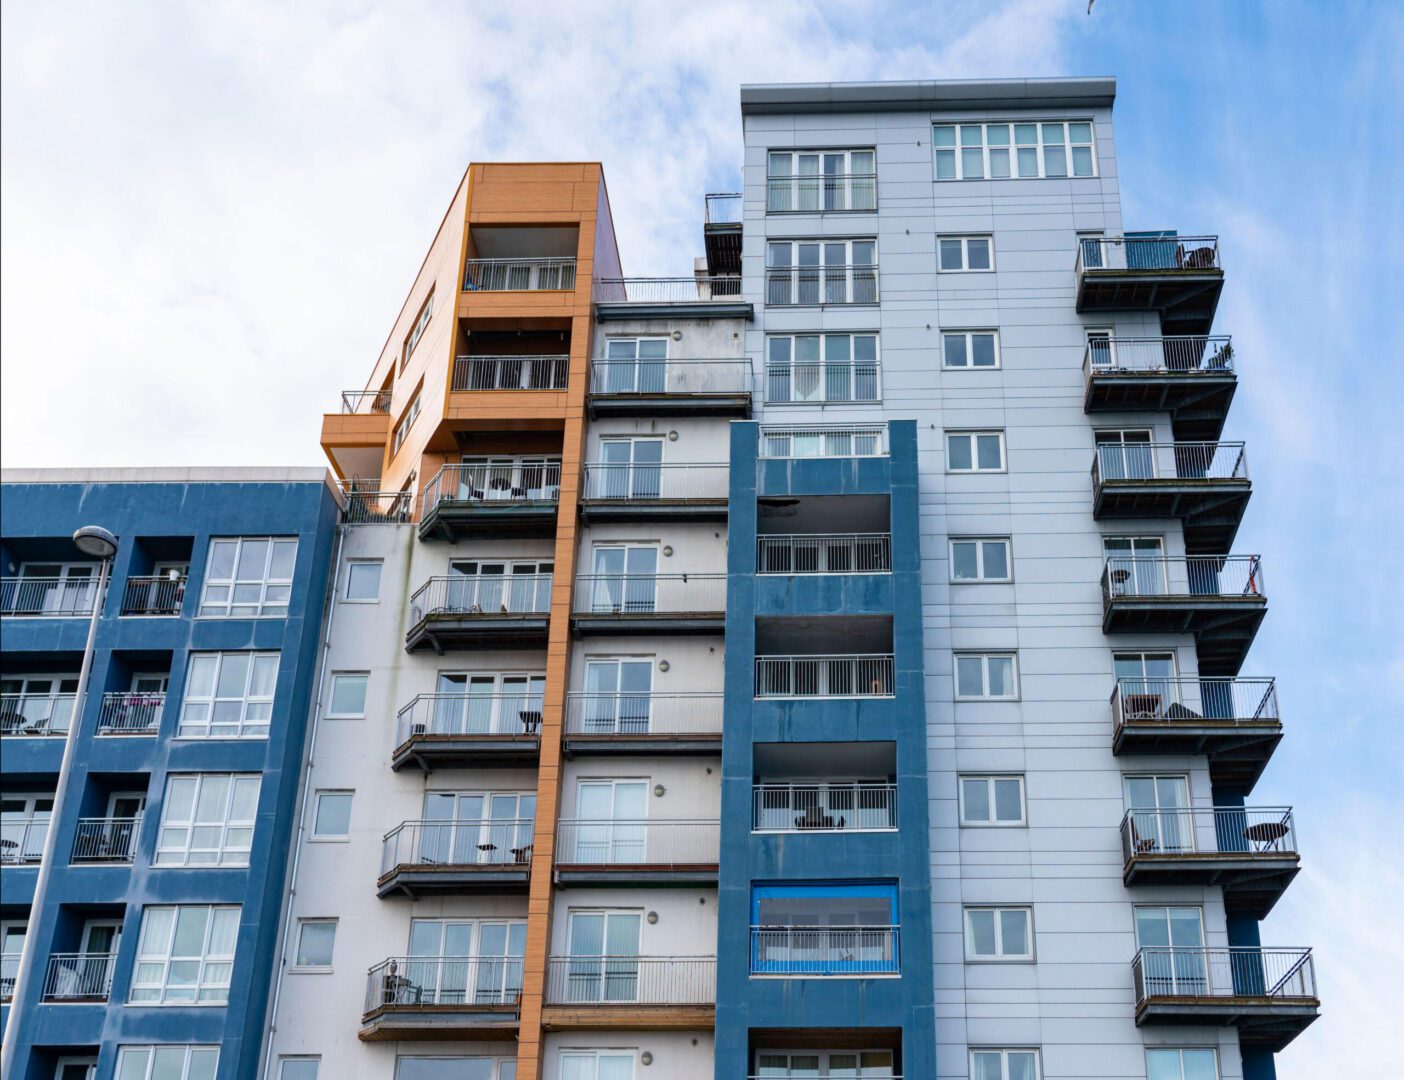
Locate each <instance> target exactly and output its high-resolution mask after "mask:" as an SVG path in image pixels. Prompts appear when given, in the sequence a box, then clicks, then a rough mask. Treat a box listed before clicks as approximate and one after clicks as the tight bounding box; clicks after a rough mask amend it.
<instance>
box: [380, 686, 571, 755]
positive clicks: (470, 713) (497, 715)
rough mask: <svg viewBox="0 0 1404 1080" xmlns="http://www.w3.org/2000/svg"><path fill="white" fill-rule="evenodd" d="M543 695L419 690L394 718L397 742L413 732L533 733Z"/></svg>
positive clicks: (538, 726)
mask: <svg viewBox="0 0 1404 1080" xmlns="http://www.w3.org/2000/svg"><path fill="white" fill-rule="evenodd" d="M544 702H545V697H544V696H543V695H542V694H541V693H535V694H533V693H527V692H525V691H523V692H522V693H518V694H420V695H419V696H418V697H416V698H415V699H414V700H413V701H411V702H410V703H409V704H408V705H406V706H405V707H404V708H403V709H401V710H400V712H399V714H398V716H397V718H396V738H395V744H396V745H397V746H399V745H403V744H404V743H405V742H407V741H408V740H409V739H412V738H414V737H415V736H423V735H428V736H434V735H537V734H539V733H540V731H541V713H542V710H543V708H544V707H545V706H544Z"/></svg>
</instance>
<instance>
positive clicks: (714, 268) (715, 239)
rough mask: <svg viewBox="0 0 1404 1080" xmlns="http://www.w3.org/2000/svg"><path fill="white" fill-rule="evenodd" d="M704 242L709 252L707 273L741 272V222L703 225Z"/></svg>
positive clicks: (720, 275) (715, 274) (719, 275)
mask: <svg viewBox="0 0 1404 1080" xmlns="http://www.w3.org/2000/svg"><path fill="white" fill-rule="evenodd" d="M702 242H703V245H704V247H705V250H706V253H707V273H709V274H711V275H712V276H713V277H722V276H724V275H727V274H739V273H741V222H739V221H727V222H718V223H716V224H707V225H703V226H702Z"/></svg>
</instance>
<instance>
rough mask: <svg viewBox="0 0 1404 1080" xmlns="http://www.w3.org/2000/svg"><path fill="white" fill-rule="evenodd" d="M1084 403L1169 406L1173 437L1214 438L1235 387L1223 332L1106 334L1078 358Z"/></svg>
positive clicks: (1110, 408)
mask: <svg viewBox="0 0 1404 1080" xmlns="http://www.w3.org/2000/svg"><path fill="white" fill-rule="evenodd" d="M1082 381H1083V387H1084V391H1083V393H1084V396H1083V409H1084V411H1086V412H1089V413H1102V412H1153V413H1165V412H1168V413H1169V414H1170V417H1171V424H1172V426H1173V428H1174V431H1175V437H1176V438H1180V439H1217V438H1218V437H1219V432H1221V431H1222V430H1223V427H1224V420H1225V418H1226V417H1227V416H1228V410H1229V404H1230V403H1231V402H1232V401H1233V392H1234V390H1236V389H1237V387H1238V372H1237V371H1235V370H1234V358H1233V343H1232V342H1231V340H1230V339H1229V338H1228V337H1145V338H1119V337H1107V338H1101V339H1096V340H1093V341H1089V342H1088V343H1087V349H1086V351H1085V352H1084V354H1083V358H1082Z"/></svg>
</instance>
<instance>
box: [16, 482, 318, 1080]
mask: <svg viewBox="0 0 1404 1080" xmlns="http://www.w3.org/2000/svg"><path fill="white" fill-rule="evenodd" d="M338 498H339V496H338V495H337V493H336V492H335V490H334V488H333V487H332V486H331V485H330V484H329V483H328V475H327V473H326V471H325V470H324V469H90V470H88V469H40V470H6V471H4V472H3V474H0V567H2V568H3V579H2V580H0V635H3V650H0V935H2V936H3V945H4V955H3V967H0V999H3V1006H0V1012H3V1023H4V1027H5V1039H6V1040H7V1044H9V1045H7V1053H9V1052H13V1059H9V1058H7V1074H6V1075H7V1076H12V1077H13V1078H14V1080H55V1078H57V1080H92V1078H95V1077H114V1076H120V1077H122V1078H123V1080H148V1078H150V1080H157V1078H160V1080H165V1078H170V1080H213V1078H215V1077H219V1078H221V1080H223V1078H233V1077H245V1076H250V1075H253V1074H254V1072H255V1071H256V1069H257V1067H258V1060H259V1054H260V1050H261V1047H262V1042H263V1028H264V1024H265V1018H266V1015H267V1002H268V996H269V993H270V990H271V986H270V981H269V978H268V973H269V971H270V970H271V968H272V963H273V958H274V956H275V948H276V946H277V943H278V941H279V934H278V913H279V910H280V907H281V903H282V901H281V897H282V894H283V890H284V885H285V873H284V871H285V861H284V858H283V855H284V852H285V851H286V850H287V847H288V842H289V838H290V836H291V830H292V823H293V821H294V817H295V814H294V812H295V809H296V805H297V798H296V795H297V779H298V774H299V763H300V762H301V761H302V758H303V752H304V741H305V735H306V723H307V716H308V713H309V707H310V696H311V693H312V688H313V685H314V682H315V680H314V678H313V672H312V663H313V658H314V657H315V655H316V652H317V640H318V633H319V630H320V627H321V625H322V604H323V599H324V597H325V595H326V581H327V578H328V575H329V573H330V567H331V552H332V543H333V540H334V537H335V534H336V528H337V521H338V517H339V511H338V505H337V499H338ZM92 525H96V526H99V527H101V528H103V529H106V530H107V531H108V532H109V533H111V534H113V535H114V536H115V538H116V552H115V555H113V556H112V557H111V560H110V563H108V570H110V572H106V571H105V570H104V561H105V560H104V559H103V558H102V557H101V553H93V554H90V553H85V552H84V551H83V550H80V548H79V547H78V546H76V545H75V542H74V540H73V535H74V532H75V530H77V529H79V528H82V527H84V526H92ZM90 629H91V630H92V633H93V636H92V638H91V639H90V638H89V632H90ZM90 640H91V647H92V659H91V665H90V675H89V679H88V681H87V686H86V693H84V691H83V689H82V688H81V687H80V685H79V680H80V676H81V674H82V670H83V657H84V653H85V646H87V645H88V644H89V642H90ZM70 731H73V732H75V742H74V745H73V752H72V756H71V761H70V765H69V768H68V770H67V781H66V783H65V784H64V786H63V789H62V791H60V789H59V782H60V771H61V763H62V761H63V757H64V747H65V743H66V741H67V740H68V738H69V733H70ZM60 796H61V797H60ZM46 861H47V865H45V863H46ZM41 873H42V874H44V875H46V880H47V884H46V886H45V888H44V889H43V891H42V901H41V902H40V903H38V904H37V906H36V887H37V886H38V883H39V877H40V875H41ZM22 960H23V961H24V962H23V963H22Z"/></svg>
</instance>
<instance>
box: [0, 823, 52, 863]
mask: <svg viewBox="0 0 1404 1080" xmlns="http://www.w3.org/2000/svg"><path fill="white" fill-rule="evenodd" d="M48 835H49V815H48V814H45V815H44V816H43V817H33V816H30V817H13V818H6V819H5V820H4V821H0V865H3V866H38V865H39V863H40V862H41V861H43V858H44V839H45V837H47V836H48Z"/></svg>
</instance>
